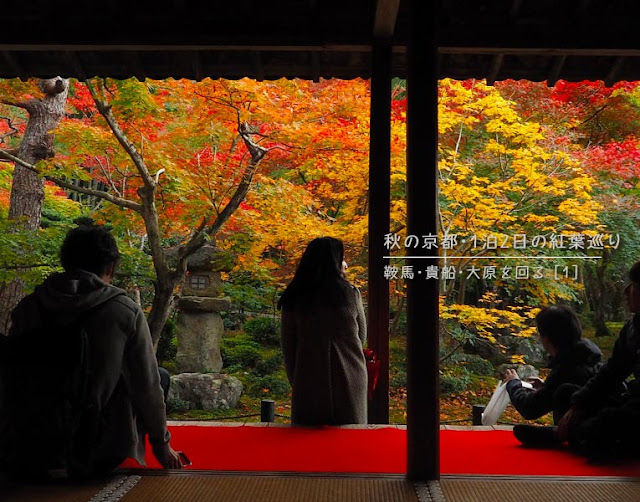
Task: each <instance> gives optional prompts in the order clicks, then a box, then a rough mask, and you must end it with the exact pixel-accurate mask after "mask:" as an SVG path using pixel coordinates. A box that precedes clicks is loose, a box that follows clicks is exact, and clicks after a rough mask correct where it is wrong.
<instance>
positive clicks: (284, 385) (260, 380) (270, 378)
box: [247, 373, 291, 398]
mask: <svg viewBox="0 0 640 502" xmlns="http://www.w3.org/2000/svg"><path fill="white" fill-rule="evenodd" d="M247 383H248V392H249V394H250V395H252V396H255V397H258V398H265V397H284V396H286V395H287V394H288V393H289V392H290V391H291V386H290V385H289V381H288V380H287V377H286V376H285V375H284V374H282V373H280V374H278V373H276V374H272V375H265V376H263V377H256V376H253V375H250V376H249V378H248V379H247Z"/></svg>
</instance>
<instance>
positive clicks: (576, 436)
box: [521, 261, 640, 460]
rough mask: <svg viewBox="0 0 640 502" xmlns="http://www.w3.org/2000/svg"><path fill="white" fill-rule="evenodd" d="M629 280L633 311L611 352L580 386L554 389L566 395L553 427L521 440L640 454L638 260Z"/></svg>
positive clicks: (607, 454)
mask: <svg viewBox="0 0 640 502" xmlns="http://www.w3.org/2000/svg"><path fill="white" fill-rule="evenodd" d="M629 279H630V283H629V285H628V286H627V288H626V289H625V300H626V303H627V307H628V309H629V311H630V312H631V313H632V314H633V315H632V317H631V319H630V320H629V321H628V322H627V323H626V324H625V325H624V326H623V328H622V329H621V330H620V334H619V335H618V338H617V340H616V342H615V345H614V347H613V351H612V354H611V357H610V358H609V359H608V360H607V362H606V363H605V364H604V365H603V366H602V367H601V368H600V369H599V370H598V372H597V373H596V374H595V375H594V376H593V377H592V378H591V379H590V380H589V381H588V382H587V383H586V384H585V385H584V386H583V387H581V388H580V387H577V386H575V385H571V384H566V385H563V386H561V388H560V389H559V390H558V393H559V394H562V395H563V396H565V397H566V396H570V397H569V402H568V406H567V408H568V410H567V411H566V413H564V415H563V416H562V418H561V419H560V421H559V422H558V426H557V427H546V428H538V429H537V430H528V431H526V434H523V435H522V437H521V441H522V442H523V443H525V444H528V445H534V446H541V445H554V446H556V445H561V444H564V443H568V445H569V447H570V448H571V449H572V450H573V451H575V452H577V453H579V454H581V455H585V456H587V457H588V458H590V459H593V460H606V459H612V458H640V428H639V424H640V317H639V316H638V314H639V313H640V261H639V262H636V263H635V264H634V265H633V266H632V267H631V269H630V270H629ZM630 377H632V378H631V379H630V380H629V381H627V379H629V378H630ZM558 409H560V406H558Z"/></svg>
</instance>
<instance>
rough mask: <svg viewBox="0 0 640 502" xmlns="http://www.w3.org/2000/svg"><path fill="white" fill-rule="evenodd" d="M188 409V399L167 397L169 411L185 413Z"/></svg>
mask: <svg viewBox="0 0 640 502" xmlns="http://www.w3.org/2000/svg"><path fill="white" fill-rule="evenodd" d="M188 410H189V402H188V401H184V400H182V399H167V413H184V412H185V411H188Z"/></svg>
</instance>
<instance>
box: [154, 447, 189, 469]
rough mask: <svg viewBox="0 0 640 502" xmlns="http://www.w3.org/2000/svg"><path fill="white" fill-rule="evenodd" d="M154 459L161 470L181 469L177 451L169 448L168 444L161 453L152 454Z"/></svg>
mask: <svg viewBox="0 0 640 502" xmlns="http://www.w3.org/2000/svg"><path fill="white" fill-rule="evenodd" d="M153 453H154V455H155V457H156V458H157V459H158V462H160V465H162V468H163V469H182V467H183V465H182V461H181V460H180V455H179V454H178V452H177V451H175V450H174V449H173V448H171V445H170V444H168V443H167V444H166V445H165V447H164V448H162V451H160V452H158V453H156V452H155V451H154V452H153Z"/></svg>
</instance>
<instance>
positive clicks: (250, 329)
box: [244, 317, 280, 345]
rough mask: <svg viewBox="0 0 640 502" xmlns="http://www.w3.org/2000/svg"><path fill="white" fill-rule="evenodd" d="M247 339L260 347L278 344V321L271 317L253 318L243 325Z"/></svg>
mask: <svg viewBox="0 0 640 502" xmlns="http://www.w3.org/2000/svg"><path fill="white" fill-rule="evenodd" d="M244 331H245V333H246V334H247V335H249V337H250V338H251V339H252V340H253V341H255V342H257V343H259V344H262V345H279V344H280V321H279V320H278V319H275V318H273V317H255V318H253V319H250V320H248V321H247V322H246V323H245V325H244Z"/></svg>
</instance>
